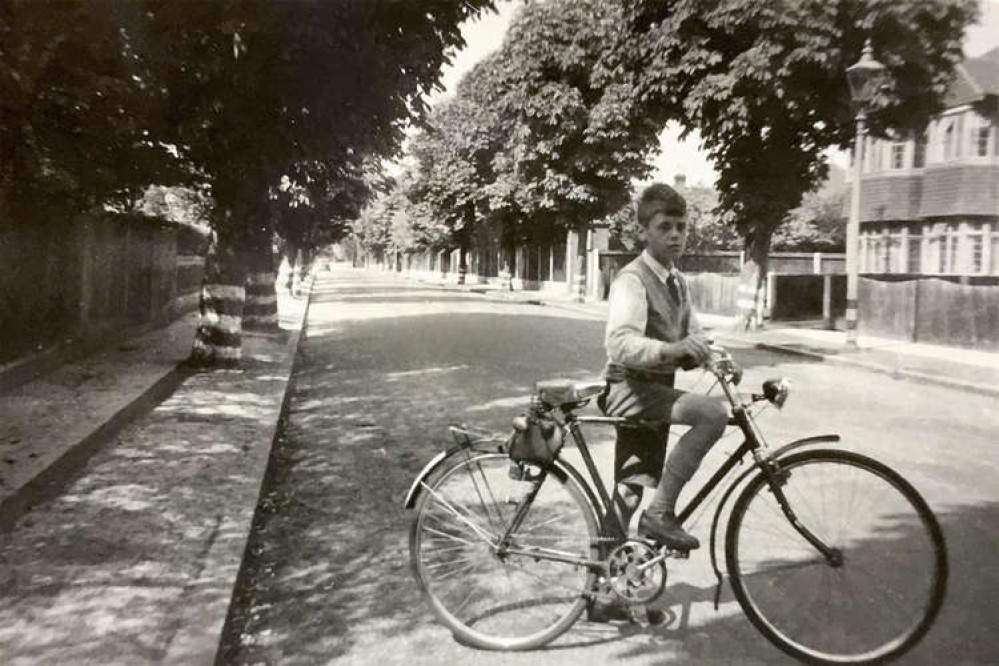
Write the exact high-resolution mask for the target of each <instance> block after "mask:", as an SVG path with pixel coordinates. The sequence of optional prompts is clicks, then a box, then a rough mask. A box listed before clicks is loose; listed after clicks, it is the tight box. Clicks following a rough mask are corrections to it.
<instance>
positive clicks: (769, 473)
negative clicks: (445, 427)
mask: <svg viewBox="0 0 999 666" xmlns="http://www.w3.org/2000/svg"><path fill="white" fill-rule="evenodd" d="M730 361H731V357H730V356H728V354H727V352H724V350H722V356H721V357H720V358H716V359H713V360H712V362H711V363H709V365H708V368H707V369H708V370H709V371H710V372H712V374H714V375H715V377H716V378H717V379H718V383H719V385H720V386H721V388H722V391H723V392H724V394H725V397H726V399H727V401H728V403H729V405H730V407H731V410H732V416H731V417H730V418H729V421H728V425H729V426H735V427H738V428H739V429H740V430H741V431H742V434H743V436H744V440H743V442H742V444H740V445H739V447H738V448H737V449H736V450H735V451H733V452H732V453H731V454H729V455H728V457H727V458H726V459H725V460H724V461H723V462H722V463H721V465H719V467H718V468H717V469H716V470H715V471H714V473H713V474H712V475H711V476H710V478H709V479H708V480H707V481H706V482H705V483H704V485H703V486H702V487H701V488H700V489H698V491H697V493H695V495H694V497H692V498H691V499H690V500H689V501H688V502H687V503H686V505H685V506H684V507H683V508H682V509H681V510H680V511H679V512H678V514H677V517H678V518H679V520H680V522H681V524H682V523H683V522H685V521H686V520H688V519H689V518H690V516H691V515H693V513H694V512H695V511H696V510H697V509H698V508H699V507H700V506H701V505H702V504H703V503H704V502H705V501H706V500H707V498H708V497H709V496H710V495H711V494H712V493H713V492H714V491H715V489H717V488H718V486H719V485H720V484H721V483H722V482H723V481H724V480H725V479H726V478H727V477H728V476H729V475H730V473H731V472H732V470H733V469H734V468H735V466H736V465H739V464H741V463H742V461H743V459H744V458H745V456H746V454H752V456H753V458H754V464H753V465H751V466H750V467H749V468H748V469H747V470H746V471H745V472H743V473H742V474H741V475H739V476H738V477H737V478H736V479H735V481H733V482H732V483H731V484H730V485H729V487H728V489H727V490H726V491H725V493H724V494H723V495H722V497H721V499H720V500H719V502H718V507H717V508H716V510H715V514H714V518H713V520H712V524H711V536H710V557H711V565H712V568H713V570H714V572H715V576H716V577H717V579H718V589H717V591H716V595H715V607H716V608H717V607H718V600H719V597H720V594H721V585H722V582H723V580H724V579H723V576H722V573H721V571H720V569H719V567H718V561H717V560H718V558H717V556H716V552H715V551H716V542H717V539H716V535H717V529H718V523H719V520H720V517H721V514H722V510H723V508H724V506H725V505H726V503H727V501H728V500H729V498H730V497H731V496H732V495H733V493H734V491H735V490H736V489H737V488H738V487H739V486H740V485H741V484H742V482H743V481H745V480H746V479H747V478H748V477H749V476H750V475H751V474H753V473H755V472H757V471H758V472H759V473H762V474H763V475H764V476H765V478H766V482H767V485H768V486H769V487H770V489H771V491H772V492H773V493H774V496H775V497H776V498H777V501H778V503H779V504H780V506H781V509H782V511H783V513H784V515H785V517H786V518H787V519H788V521H789V522H790V523H791V525H792V526H793V527H794V529H795V530H796V531H797V532H798V533H799V534H801V536H802V537H803V538H804V539H805V540H806V541H808V542H809V543H810V544H811V545H812V546H813V547H815V548H816V550H818V551H819V552H820V553H822V555H823V556H824V557H826V559H827V560H828V561H829V562H830V563H831V564H833V565H834V566H835V565H836V564H837V560H838V557H839V554H838V553H837V552H836V551H834V550H833V549H830V548H829V547H828V546H826V545H825V544H824V543H823V542H822V541H821V540H820V539H819V538H818V537H817V536H815V535H814V534H813V533H812V532H811V531H809V530H808V528H807V527H806V526H805V525H803V524H802V523H801V522H800V521H799V520H798V518H797V516H796V515H795V513H794V511H793V509H792V508H791V506H790V504H789V503H788V501H787V498H786V497H785V496H784V493H783V491H782V485H783V480H784V478H786V472H782V470H781V469H780V465H779V460H780V458H781V457H783V456H784V455H785V454H787V453H788V452H790V451H792V450H795V449H798V448H800V447H802V446H807V445H812V444H819V443H830V442H837V441H839V436H838V435H820V436H816V437H808V438H805V439H800V440H796V441H794V442H791V443H789V444H787V445H785V446H782V447H780V448H778V449H777V450H775V451H773V452H772V453H771V452H769V451H768V449H767V447H766V445H765V443H764V441H763V439H762V437H761V436H760V435H759V434H758V433H757V430H756V426H755V424H754V423H753V420H752V416H751V413H750V410H749V408H750V407H751V405H752V404H753V403H754V402H757V401H760V400H763V399H769V398H765V397H764V396H756V395H754V396H753V399H752V401H751V402H747V403H743V402H741V401H740V399H739V397H738V396H737V395H736V393H735V391H734V389H733V388H732V384H731V383H730V381H729V380H728V372H730V371H731V369H732V367H733V366H731V365H726V363H730ZM583 404H585V403H582V404H577V405H570V406H568V407H561V408H555V409H553V410H552V415H553V416H554V417H555V420H556V421H557V422H558V423H559V425H560V427H562V428H563V434H568V435H570V436H571V437H572V439H573V441H574V442H575V443H576V446H577V448H578V449H579V452H580V455H581V457H582V459H583V463H584V465H585V467H586V471H587V473H588V475H589V479H587V478H585V477H583V475H582V474H580V473H579V472H578V471H576V470H575V468H574V467H572V466H571V465H564V466H557V465H549V466H545V467H544V468H542V469H541V472H540V473H539V474H538V475H537V476H536V477H534V478H533V479H532V480H533V481H534V486H533V488H532V489H531V491H530V492H529V493H528V495H527V496H526V497H525V498H524V499H523V500H522V501H521V502H520V505H519V506H518V508H517V511H516V513H515V515H514V517H513V519H512V520H511V521H510V524H509V525H507V526H506V529H505V531H504V534H502V535H501V536H500V538H499V539H498V540H497V541H496V542H495V543H492V544H491V545H492V547H494V548H496V554H497V555H498V556H500V557H505V556H506V555H522V556H527V557H531V558H535V559H539V560H540V559H546V560H552V561H558V562H565V563H568V564H574V565H577V566H585V567H588V568H600V567H602V566H603V563H602V562H600V561H597V560H592V559H588V558H583V557H579V556H578V555H575V554H572V553H563V552H560V551H555V550H552V549H546V548H540V547H532V548H530V549H524V548H518V547H516V546H514V545H512V544H511V543H510V537H511V535H513V534H514V533H515V532H516V530H517V529H519V526H520V524H521V523H522V521H523V520H524V518H525V517H526V515H527V512H528V511H529V509H530V506H531V503H532V501H533V498H534V497H535V496H536V495H537V492H538V491H539V489H540V487H541V485H542V484H543V483H544V481H545V479H546V478H547V475H548V474H550V473H556V474H559V475H561V474H571V475H573V476H575V477H576V480H577V481H578V482H579V483H580V485H581V486H582V489H583V491H584V492H586V493H587V495H588V496H589V498H590V500H591V501H592V503H593V505H594V507H595V508H596V509H597V511H599V512H600V515H598V516H596V518H597V519H598V521H599V522H600V525H601V528H600V536H601V537H604V538H607V537H609V538H610V539H611V540H612V541H613V542H615V543H621V542H624V541H626V540H627V538H628V537H627V526H622V525H621V524H620V521H619V520H618V518H617V515H616V513H615V512H614V511H613V501H612V499H611V496H610V494H609V493H608V492H607V488H606V486H605V484H604V481H603V477H602V476H601V474H600V471H599V469H598V468H597V465H596V463H595V461H594V460H593V456H592V454H591V452H590V449H589V445H588V444H587V443H586V438H585V436H584V435H583V431H582V428H581V427H580V426H581V424H583V423H593V424H604V425H615V426H631V427H661V426H662V425H663V423H662V422H656V421H642V420H636V419H629V418H624V417H614V416H595V415H594V416H590V415H578V414H575V413H574V410H575V409H577V408H579V407H581V406H583ZM466 435H467V433H466ZM563 441H564V438H563ZM563 446H564V444H563ZM472 450H479V451H493V452H497V453H499V452H505V446H504V445H503V444H499V441H498V440H497V439H492V440H489V441H487V440H479V441H472V440H471V439H470V438H468V437H467V436H466V440H465V442H464V443H460V444H458V445H457V446H455V447H453V448H450V449H448V450H447V451H442V452H441V453H440V454H438V455H437V456H435V457H434V459H433V460H431V461H430V462H429V463H428V464H427V465H426V466H425V467H424V469H423V470H422V471H421V472H420V474H419V475H418V477H417V479H416V480H415V481H414V483H413V485H412V487H411V488H410V491H409V493H408V494H407V496H406V501H405V506H406V508H412V507H413V506H414V504H415V501H416V497H417V495H418V494H419V492H420V491H421V488H424V487H426V486H425V483H424V479H426V478H429V476H431V475H432V474H433V472H434V471H435V470H436V469H437V468H438V467H440V466H441V465H443V464H444V463H445V461H446V460H448V459H449V458H450V457H451V456H452V455H453V454H455V453H458V452H460V451H467V452H471V451H472ZM563 470H564V471H563ZM680 555H681V556H686V554H685V553H681V554H680ZM665 556H666V550H665V549H664V550H663V554H662V555H660V557H665Z"/></svg>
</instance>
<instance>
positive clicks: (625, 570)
mask: <svg viewBox="0 0 999 666" xmlns="http://www.w3.org/2000/svg"><path fill="white" fill-rule="evenodd" d="M656 555H657V553H656V551H655V550H653V549H652V547H651V546H649V545H647V544H644V543H642V542H641V541H625V542H624V543H623V544H621V545H620V546H618V547H617V548H615V549H614V550H612V551H611V553H610V555H609V556H608V558H607V563H606V566H607V580H608V581H609V583H610V589H611V590H612V591H613V592H614V594H616V595H617V596H618V597H620V598H621V599H622V600H624V601H625V602H627V603H629V604H647V603H649V602H651V601H654V600H655V599H657V598H658V597H659V595H660V594H662V591H663V589H664V588H665V587H666V565H665V563H663V561H662V560H660V561H659V562H656V563H655V564H653V565H652V566H650V567H648V568H645V569H641V566H642V565H643V564H645V563H646V562H648V561H650V560H651V559H652V558H654V557H655V556H656Z"/></svg>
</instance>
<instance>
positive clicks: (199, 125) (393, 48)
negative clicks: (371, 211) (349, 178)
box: [145, 0, 492, 365]
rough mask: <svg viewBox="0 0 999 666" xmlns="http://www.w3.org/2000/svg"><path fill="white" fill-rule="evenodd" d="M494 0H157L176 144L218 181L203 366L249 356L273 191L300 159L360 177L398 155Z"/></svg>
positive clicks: (156, 54) (155, 22)
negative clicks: (250, 298) (248, 308)
mask: <svg viewBox="0 0 999 666" xmlns="http://www.w3.org/2000/svg"><path fill="white" fill-rule="evenodd" d="M491 6H492V3H491V2H490V0H460V1H457V2H455V1H448V0H432V1H429V2H419V3H400V2H393V1H391V0H379V1H373V2H316V1H308V2H306V1H303V2H269V1H264V0H235V1H233V2H226V3H217V2H176V1H174V0H149V1H148V2H147V3H146V4H145V8H146V9H147V10H148V15H149V16H150V17H151V19H150V23H149V26H148V32H147V34H148V37H149V42H148V43H149V45H150V49H149V53H150V59H151V61H152V63H153V65H152V66H153V68H154V70H155V71H156V72H157V73H158V76H159V79H158V80H159V81H162V85H163V87H164V88H165V89H166V90H167V91H168V95H167V100H168V105H167V107H166V113H165V114H164V119H163V127H164V128H165V129H166V130H168V136H169V141H170V143H172V144H174V145H175V146H176V147H177V150H178V152H179V154H180V155H181V156H182V157H183V158H184V159H185V160H187V161H189V162H190V163H191V164H193V165H194V166H195V168H196V170H197V172H199V173H201V174H204V176H205V177H206V178H207V180H208V181H209V182H210V183H211V187H212V196H213V199H214V201H215V210H214V211H213V215H212V225H213V228H214V233H215V241H216V243H215V246H214V250H213V252H212V253H210V255H209V259H210V261H209V262H208V263H207V264H206V272H207V275H208V278H207V281H206V285H205V290H204V298H203V313H204V316H203V318H202V321H201V323H200V324H199V332H198V335H197V338H196V341H195V345H194V350H193V352H192V361H193V362H195V363H197V364H203V365H212V364H216V363H219V362H222V363H225V362H233V361H238V359H239V355H240V340H241V337H240V329H241V312H242V302H243V298H244V296H243V292H242V286H241V285H242V284H243V282H244V280H245V274H246V265H247V263H248V262H249V259H248V257H249V256H251V255H253V254H256V253H260V252H267V251H269V247H270V242H271V231H272V228H271V219H270V217H269V215H268V212H269V210H270V200H269V196H270V193H271V192H272V191H274V189H275V188H276V187H278V185H279V183H280V182H281V179H282V177H283V176H286V175H288V174H289V173H290V172H292V171H293V170H295V169H298V168H301V165H309V168H310V169H312V168H315V165H322V167H321V168H322V169H324V170H327V171H328V172H329V173H330V174H336V173H340V172H347V173H349V172H350V169H349V168H348V167H349V166H350V165H352V164H354V163H355V162H356V160H357V158H358V156H364V157H373V156H389V155H392V154H394V153H395V152H397V151H398V149H399V146H400V143H401V140H402V136H403V128H404V126H405V123H406V122H407V120H410V119H419V118H420V117H422V116H423V115H424V114H425V112H426V105H425V103H424V102H423V95H424V94H426V93H429V92H431V91H432V90H433V89H434V88H435V87H437V86H439V83H438V79H439V76H440V68H441V66H442V65H443V64H444V63H445V62H447V60H448V51H449V50H450V49H452V48H454V47H457V46H460V45H461V44H462V41H461V34H460V32H459V29H458V26H459V24H460V23H461V22H462V21H464V20H465V19H467V18H469V17H471V16H473V15H475V14H476V13H477V12H479V11H480V10H482V9H484V8H489V7H491Z"/></svg>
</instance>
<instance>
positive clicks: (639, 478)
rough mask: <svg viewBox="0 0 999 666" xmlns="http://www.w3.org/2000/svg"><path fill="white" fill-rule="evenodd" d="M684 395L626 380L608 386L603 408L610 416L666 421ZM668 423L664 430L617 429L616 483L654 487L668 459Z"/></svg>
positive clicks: (677, 390)
mask: <svg viewBox="0 0 999 666" xmlns="http://www.w3.org/2000/svg"><path fill="white" fill-rule="evenodd" d="M683 394H684V392H683V391H681V390H679V389H675V388H673V387H672V386H668V385H666V384H662V383H651V382H643V381H638V380H634V379H624V380H623V381H619V382H611V383H609V384H608V391H607V394H606V395H605V396H604V397H603V399H602V400H601V401H600V408H601V409H602V410H603V411H604V413H605V414H607V415H608V416H624V417H628V418H635V419H650V420H655V421H664V420H666V419H668V418H669V415H670V413H671V412H672V410H673V403H675V402H676V401H677V399H678V398H679V397H680V396H681V395H683ZM668 436H669V424H663V427H661V428H655V429H652V428H645V427H641V426H617V443H616V444H615V446H614V483H615V484H618V483H628V484H632V485H640V486H646V487H649V488H655V487H656V486H657V485H659V477H660V476H662V472H663V463H664V462H665V460H666V443H667V438H668Z"/></svg>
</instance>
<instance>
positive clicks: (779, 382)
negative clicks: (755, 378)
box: [763, 377, 791, 409]
mask: <svg viewBox="0 0 999 666" xmlns="http://www.w3.org/2000/svg"><path fill="white" fill-rule="evenodd" d="M790 393H791V382H790V381H789V380H788V378H787V377H778V378H777V379H768V380H766V381H765V382H763V397H764V398H766V399H767V400H769V401H770V402H772V403H773V404H774V405H776V406H777V408H778V409H780V408H781V407H783V406H784V403H785V402H786V401H787V396H788V395H789V394H790Z"/></svg>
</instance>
